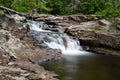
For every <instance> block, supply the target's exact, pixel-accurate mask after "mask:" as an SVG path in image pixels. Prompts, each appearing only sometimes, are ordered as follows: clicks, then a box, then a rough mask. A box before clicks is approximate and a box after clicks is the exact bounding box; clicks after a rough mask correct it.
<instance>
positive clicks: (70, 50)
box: [28, 21, 88, 55]
mask: <svg viewBox="0 0 120 80" xmlns="http://www.w3.org/2000/svg"><path fill="white" fill-rule="evenodd" d="M28 25H29V28H30V31H31V33H32V35H33V36H34V37H35V38H36V39H37V40H38V41H39V43H40V44H42V45H44V46H46V45H47V46H48V47H49V48H52V49H59V50H61V52H62V54H64V55H84V54H85V53H88V52H86V51H83V50H82V48H81V46H80V42H79V40H78V39H74V38H73V37H70V36H68V35H67V34H65V33H58V32H53V31H50V30H45V29H44V26H47V25H46V24H45V23H44V22H35V21H31V22H28ZM47 27H48V26H47Z"/></svg>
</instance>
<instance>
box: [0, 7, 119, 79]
mask: <svg viewBox="0 0 120 80" xmlns="http://www.w3.org/2000/svg"><path fill="white" fill-rule="evenodd" d="M10 13H11V14H10ZM10 13H8V12H6V11H4V10H3V9H1V10H0V80H58V79H56V78H54V77H53V75H52V74H51V72H49V71H46V70H45V69H44V68H43V67H41V66H40V65H39V64H38V63H40V62H42V61H46V60H51V59H60V58H61V53H60V51H59V50H53V49H46V48H44V47H42V46H40V45H39V43H38V41H37V40H35V39H34V38H33V36H31V35H29V33H28V32H29V28H28V25H24V24H25V23H26V22H27V20H28V19H29V20H34V21H44V22H45V23H46V24H47V25H49V27H45V29H46V30H51V31H56V32H60V33H67V34H69V35H71V36H73V37H74V38H78V39H79V40H80V44H81V46H82V48H83V50H88V51H95V52H99V53H104V54H111V55H118V56H119V55H120V18H114V19H100V18H98V17H96V16H92V15H91V16H90V15H83V14H78V15H70V16H53V15H45V14H34V15H31V16H30V15H29V16H27V14H26V15H21V14H18V13H15V12H14V13H12V12H10ZM113 24H117V25H115V26H116V27H114V25H113ZM111 25H113V27H110V26H111Z"/></svg>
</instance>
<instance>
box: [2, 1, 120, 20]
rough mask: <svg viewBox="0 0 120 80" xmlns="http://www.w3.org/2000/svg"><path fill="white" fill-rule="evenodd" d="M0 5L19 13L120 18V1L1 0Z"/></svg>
mask: <svg viewBox="0 0 120 80" xmlns="http://www.w3.org/2000/svg"><path fill="white" fill-rule="evenodd" d="M0 5H1V6H5V7H8V8H11V9H14V10H16V11H19V12H29V13H33V12H34V13H50V14H57V15H70V14H77V13H83V14H95V15H99V16H102V17H104V18H107V17H120V0H0Z"/></svg>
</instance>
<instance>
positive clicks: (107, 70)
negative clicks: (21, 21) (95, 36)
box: [28, 21, 120, 80]
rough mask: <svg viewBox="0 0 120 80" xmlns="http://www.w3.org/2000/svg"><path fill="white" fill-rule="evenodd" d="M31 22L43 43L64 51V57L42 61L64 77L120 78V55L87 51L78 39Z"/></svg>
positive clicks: (80, 79)
mask: <svg viewBox="0 0 120 80" xmlns="http://www.w3.org/2000/svg"><path fill="white" fill-rule="evenodd" d="M28 24H29V27H30V34H31V35H33V36H34V38H36V39H37V40H38V41H39V43H40V45H41V46H43V47H45V48H52V49H59V50H61V52H62V54H63V58H64V59H61V60H56V61H47V62H44V63H42V64H41V65H42V66H44V67H45V69H47V70H49V71H54V72H55V73H56V77H57V78H59V79H60V80H120V57H117V56H108V55H102V54H95V53H90V52H86V51H83V50H82V48H81V47H80V43H79V41H78V40H77V39H74V38H72V37H70V36H68V35H66V34H63V33H57V32H52V31H49V30H45V28H44V27H49V26H48V25H46V24H45V23H44V22H34V21H31V22H28Z"/></svg>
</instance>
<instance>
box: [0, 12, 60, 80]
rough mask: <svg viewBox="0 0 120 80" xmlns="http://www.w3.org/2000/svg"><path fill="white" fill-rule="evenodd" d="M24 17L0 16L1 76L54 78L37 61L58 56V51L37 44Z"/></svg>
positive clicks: (3, 79)
mask: <svg viewBox="0 0 120 80" xmlns="http://www.w3.org/2000/svg"><path fill="white" fill-rule="evenodd" d="M25 20H26V18H25V17H24V16H23V17H19V16H18V17H17V18H16V17H15V16H12V15H9V14H6V13H3V14H1V15H0V67H1V69H0V71H1V72H0V76H1V78H0V79H1V80H8V79H9V80H13V79H15V80H57V79H55V78H53V75H52V74H50V72H48V71H46V70H44V68H43V67H41V66H40V65H39V64H38V63H40V62H42V61H47V60H51V59H59V58H60V53H59V51H57V50H47V49H44V48H42V47H40V46H39V43H37V41H36V40H35V39H34V38H33V37H32V36H30V35H28V33H27V32H28V29H27V27H26V26H24V25H23V22H24V21H25ZM22 21H23V22H22Z"/></svg>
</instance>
